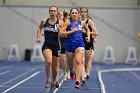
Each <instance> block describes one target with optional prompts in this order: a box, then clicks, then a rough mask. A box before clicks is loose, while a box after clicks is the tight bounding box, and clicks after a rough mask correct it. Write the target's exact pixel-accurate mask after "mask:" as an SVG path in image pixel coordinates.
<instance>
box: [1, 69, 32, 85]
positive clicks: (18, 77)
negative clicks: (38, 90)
mask: <svg viewBox="0 0 140 93" xmlns="http://www.w3.org/2000/svg"><path fill="white" fill-rule="evenodd" d="M33 70H34V69H31V70H29V71H27V72H25V73H23V74H21V75H19V76H17V77H15V78H13V79H11V80H9V81H7V82H5V83H3V84H1V85H0V87H2V86H4V85H6V84H8V83H10V82H12V81H14V80H16V79H18V78H20V77H23V76H25V75H26V74H28V73H30V72H32V71H33Z"/></svg>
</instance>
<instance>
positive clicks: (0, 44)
mask: <svg viewBox="0 0 140 93" xmlns="http://www.w3.org/2000/svg"><path fill="white" fill-rule="evenodd" d="M61 9H62V10H64V9H65V10H66V11H68V12H69V9H70V7H61ZM89 11H90V13H89V14H90V15H91V16H92V18H93V21H94V23H95V25H96V28H97V30H98V32H99V36H98V39H97V43H96V44H95V60H96V61H102V59H103V55H104V51H105V47H106V46H112V47H113V48H114V56H115V59H116V61H117V62H124V61H125V58H126V55H127V50H128V47H130V46H134V47H136V49H137V53H139V46H140V44H139V40H138V39H137V38H135V36H136V34H137V33H138V32H139V31H140V25H139V21H140V17H139V13H140V10H139V9H138V8H97V7H93V8H91V7H90V8H89ZM46 17H48V7H47V6H46V7H45V6H44V7H35V6H34V7H32V6H28V7H24V6H16V7H10V6H0V60H7V58H8V53H9V49H10V46H11V44H17V45H18V46H19V52H20V56H21V59H24V52H25V49H27V48H29V49H32V48H33V46H34V45H35V44H36V42H35V37H36V31H37V28H38V25H39V24H40V21H41V20H42V19H43V18H46ZM138 19H139V20H138ZM42 43H43V37H42V42H41V45H42Z"/></svg>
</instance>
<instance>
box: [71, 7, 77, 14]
mask: <svg viewBox="0 0 140 93" xmlns="http://www.w3.org/2000/svg"><path fill="white" fill-rule="evenodd" d="M73 9H76V10H77V11H78V13H79V10H78V8H72V9H71V10H70V14H71V12H72V10H73Z"/></svg>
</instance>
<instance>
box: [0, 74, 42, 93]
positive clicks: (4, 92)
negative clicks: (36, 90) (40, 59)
mask: <svg viewBox="0 0 140 93" xmlns="http://www.w3.org/2000/svg"><path fill="white" fill-rule="evenodd" d="M39 73H40V71H37V72H35V73H34V74H32V75H31V76H29V77H27V78H25V79H24V80H22V81H20V82H19V83H17V84H15V85H14V86H12V87H10V88H8V89H6V90H5V91H3V92H2V93H7V92H8V91H10V90H12V89H13V88H15V87H17V86H19V85H20V84H22V83H24V82H25V81H27V80H29V79H31V78H32V77H34V76H36V75H37V74H39Z"/></svg>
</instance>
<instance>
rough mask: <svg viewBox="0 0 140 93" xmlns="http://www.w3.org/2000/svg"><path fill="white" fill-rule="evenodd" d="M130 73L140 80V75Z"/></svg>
mask: <svg viewBox="0 0 140 93" xmlns="http://www.w3.org/2000/svg"><path fill="white" fill-rule="evenodd" d="M130 73H131V74H132V75H134V76H135V77H136V78H137V79H139V80H140V76H139V75H137V74H136V73H134V72H133V71H130Z"/></svg>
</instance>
